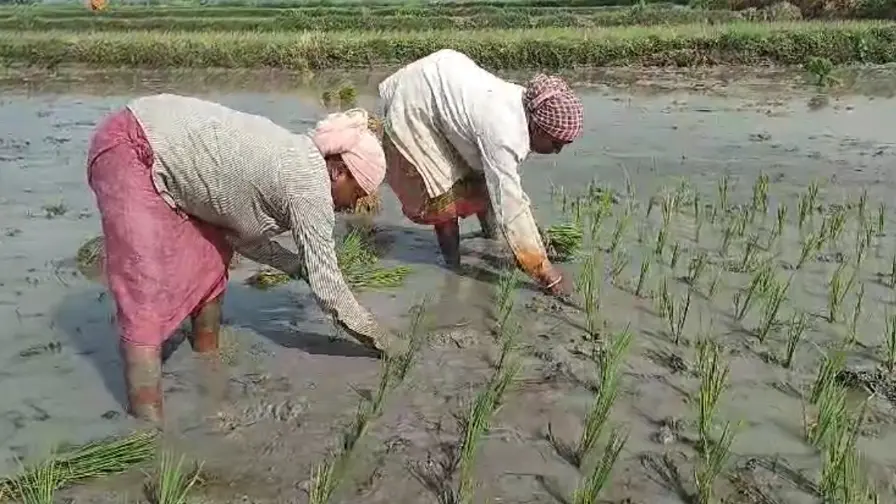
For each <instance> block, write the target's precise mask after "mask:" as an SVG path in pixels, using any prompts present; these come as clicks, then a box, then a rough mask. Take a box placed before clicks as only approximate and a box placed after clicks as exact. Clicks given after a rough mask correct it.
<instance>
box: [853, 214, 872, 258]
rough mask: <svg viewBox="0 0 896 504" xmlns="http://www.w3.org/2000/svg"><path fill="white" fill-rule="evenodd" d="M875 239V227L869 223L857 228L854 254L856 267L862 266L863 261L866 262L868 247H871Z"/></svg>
mask: <svg viewBox="0 0 896 504" xmlns="http://www.w3.org/2000/svg"><path fill="white" fill-rule="evenodd" d="M873 240H874V229H873V228H872V227H871V225H870V224H869V223H867V222H865V223H864V224H863V225H862V226H860V227H859V229H857V230H856V242H855V253H854V256H853V258H854V265H855V267H856V269H861V268H862V263H863V262H865V257H866V255H867V254H868V248H869V247H871V242H872V241H873Z"/></svg>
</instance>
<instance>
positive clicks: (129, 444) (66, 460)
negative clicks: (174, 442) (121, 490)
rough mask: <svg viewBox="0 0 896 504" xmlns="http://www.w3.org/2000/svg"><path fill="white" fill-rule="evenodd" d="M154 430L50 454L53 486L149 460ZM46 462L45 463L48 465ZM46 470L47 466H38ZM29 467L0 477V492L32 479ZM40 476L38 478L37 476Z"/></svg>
mask: <svg viewBox="0 0 896 504" xmlns="http://www.w3.org/2000/svg"><path fill="white" fill-rule="evenodd" d="M156 439H157V436H156V433H155V432H153V431H138V432H134V433H132V434H130V435H128V436H124V437H111V438H107V439H102V440H99V441H94V442H92V443H88V444H85V445H82V446H77V447H73V448H68V449H65V450H61V451H59V452H57V453H55V454H54V455H53V456H52V459H53V462H52V467H53V470H54V473H53V478H54V481H55V486H54V489H58V488H62V487H64V486H66V485H69V484H72V483H75V482H78V481H83V480H87V479H92V478H96V477H100V476H105V475H110V474H118V473H122V472H124V471H127V470H128V469H130V468H132V467H134V466H135V465H137V464H141V463H143V462H145V461H147V460H149V459H151V458H152V457H153V456H154V455H155V452H156ZM47 463H48V462H45V464H47ZM39 469H40V470H45V469H46V467H42V468H39ZM31 471H32V470H31V469H28V468H26V470H25V471H24V472H23V473H22V474H20V475H18V476H14V477H7V478H2V479H0V491H2V492H4V493H6V494H7V495H9V494H12V493H14V492H13V490H14V489H15V488H17V486H18V487H21V485H22V482H21V481H19V480H20V479H21V478H24V480H23V481H26V482H27V481H35V480H36V479H35V478H37V476H35V475H33V474H31ZM38 479H39V478H38Z"/></svg>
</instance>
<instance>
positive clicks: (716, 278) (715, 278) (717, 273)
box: [706, 268, 722, 299]
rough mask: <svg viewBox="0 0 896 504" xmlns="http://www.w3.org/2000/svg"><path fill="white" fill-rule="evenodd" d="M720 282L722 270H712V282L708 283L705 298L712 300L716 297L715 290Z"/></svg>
mask: <svg viewBox="0 0 896 504" xmlns="http://www.w3.org/2000/svg"><path fill="white" fill-rule="evenodd" d="M721 280H722V270H721V268H713V275H712V280H710V282H709V288H707V290H706V297H708V298H709V299H712V298H713V297H714V296H715V295H716V289H718V287H719V282H720V281H721Z"/></svg>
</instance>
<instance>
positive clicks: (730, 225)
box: [719, 219, 737, 257]
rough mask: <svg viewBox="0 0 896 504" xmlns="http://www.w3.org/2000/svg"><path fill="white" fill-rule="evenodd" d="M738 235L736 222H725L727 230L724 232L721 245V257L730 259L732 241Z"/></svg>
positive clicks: (728, 220) (729, 220)
mask: <svg viewBox="0 0 896 504" xmlns="http://www.w3.org/2000/svg"><path fill="white" fill-rule="evenodd" d="M736 233H737V230H736V227H735V225H734V222H733V221H732V220H731V219H727V220H726V221H725V228H724V229H723V230H722V241H721V242H720V243H719V257H728V250H729V249H730V248H731V239H732V238H734V236H735V234H736Z"/></svg>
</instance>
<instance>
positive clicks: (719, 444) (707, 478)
mask: <svg viewBox="0 0 896 504" xmlns="http://www.w3.org/2000/svg"><path fill="white" fill-rule="evenodd" d="M734 434H735V429H734V428H732V427H731V423H730V422H726V423H725V426H724V427H723V428H722V434H721V435H720V436H719V439H718V440H717V441H715V442H713V443H711V445H709V446H706V447H705V448H704V450H702V451H701V455H700V460H699V461H698V462H697V466H696V467H695V469H694V482H695V484H696V486H697V502H698V503H699V504H711V503H713V502H715V501H714V495H713V494H714V488H713V487H714V486H715V481H716V479H717V478H718V477H719V475H720V474H722V471H724V470H725V465H726V464H727V463H728V459H729V458H730V456H731V443H732V442H733V441H734Z"/></svg>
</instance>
